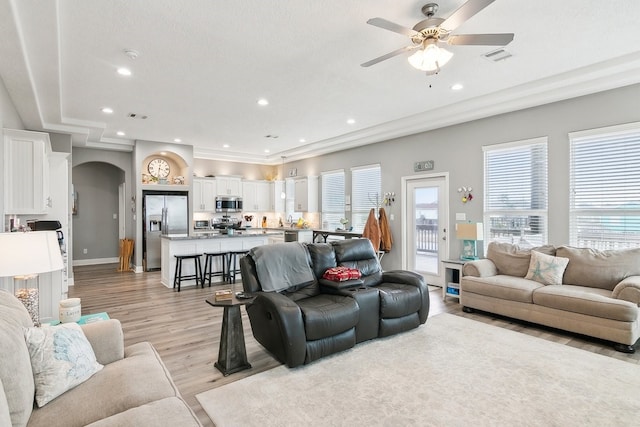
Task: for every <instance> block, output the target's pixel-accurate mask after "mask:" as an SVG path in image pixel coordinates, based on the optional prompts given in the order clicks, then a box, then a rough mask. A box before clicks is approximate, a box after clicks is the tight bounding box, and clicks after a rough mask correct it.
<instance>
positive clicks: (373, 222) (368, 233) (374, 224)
mask: <svg viewBox="0 0 640 427" xmlns="http://www.w3.org/2000/svg"><path fill="white" fill-rule="evenodd" d="M362 237H366V238H367V239H369V240H371V244H372V245H373V249H374V250H375V251H376V252H378V250H379V249H380V224H378V218H376V212H375V209H371V211H370V212H369V217H368V218H367V222H366V223H365V225H364V230H363V231H362Z"/></svg>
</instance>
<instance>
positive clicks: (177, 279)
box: [173, 254, 204, 292]
mask: <svg viewBox="0 0 640 427" xmlns="http://www.w3.org/2000/svg"><path fill="white" fill-rule="evenodd" d="M174 256H175V257H176V272H175V274H174V275H173V289H175V288H176V285H178V292H180V284H181V282H182V281H183V280H192V279H195V280H196V287H198V283H201V284H202V287H203V288H204V279H203V278H202V265H201V264H200V254H191V255H174ZM185 259H192V260H193V266H194V268H195V270H196V272H195V274H189V275H185V276H183V275H182V261H183V260H185Z"/></svg>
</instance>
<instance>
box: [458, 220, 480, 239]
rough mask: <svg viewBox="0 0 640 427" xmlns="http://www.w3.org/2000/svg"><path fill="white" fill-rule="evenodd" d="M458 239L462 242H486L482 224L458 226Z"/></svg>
mask: <svg viewBox="0 0 640 427" xmlns="http://www.w3.org/2000/svg"><path fill="white" fill-rule="evenodd" d="M456 238H458V239H460V240H484V231H483V226H482V223H481V222H478V223H469V224H456Z"/></svg>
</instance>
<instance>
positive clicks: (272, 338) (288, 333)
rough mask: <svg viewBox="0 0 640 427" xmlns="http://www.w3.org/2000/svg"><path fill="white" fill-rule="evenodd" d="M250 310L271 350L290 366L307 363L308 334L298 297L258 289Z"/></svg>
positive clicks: (259, 336) (255, 329) (253, 322)
mask: <svg viewBox="0 0 640 427" xmlns="http://www.w3.org/2000/svg"><path fill="white" fill-rule="evenodd" d="M247 313H248V314H249V320H251V328H252V330H253V334H254V336H255V337H256V339H258V341H259V342H260V343H261V344H262V345H264V346H265V347H266V348H267V350H269V351H271V352H272V353H274V354H276V355H277V356H280V358H282V359H284V360H282V361H283V362H284V363H286V364H287V365H288V366H289V367H294V366H298V365H302V364H303V363H304V360H305V356H306V341H307V338H306V334H305V330H304V321H303V319H302V311H301V310H300V307H299V306H298V305H297V304H296V303H295V302H294V301H292V300H290V299H289V298H288V297H286V296H284V295H282V294H279V293H277V292H258V293H257V295H256V298H255V299H254V300H253V301H252V302H251V303H250V304H249V305H247ZM274 323H275V328H274ZM274 334H277V335H274Z"/></svg>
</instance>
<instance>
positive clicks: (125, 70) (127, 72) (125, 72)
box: [118, 67, 131, 76]
mask: <svg viewBox="0 0 640 427" xmlns="http://www.w3.org/2000/svg"><path fill="white" fill-rule="evenodd" d="M118 74H120V75H121V76H130V75H131V70H130V69H128V68H124V67H120V68H118Z"/></svg>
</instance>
